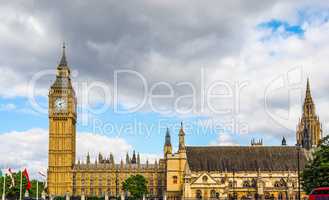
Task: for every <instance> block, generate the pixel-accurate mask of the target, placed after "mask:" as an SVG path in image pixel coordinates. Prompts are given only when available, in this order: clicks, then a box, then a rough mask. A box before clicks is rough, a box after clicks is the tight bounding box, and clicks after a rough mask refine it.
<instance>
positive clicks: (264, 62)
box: [0, 0, 329, 136]
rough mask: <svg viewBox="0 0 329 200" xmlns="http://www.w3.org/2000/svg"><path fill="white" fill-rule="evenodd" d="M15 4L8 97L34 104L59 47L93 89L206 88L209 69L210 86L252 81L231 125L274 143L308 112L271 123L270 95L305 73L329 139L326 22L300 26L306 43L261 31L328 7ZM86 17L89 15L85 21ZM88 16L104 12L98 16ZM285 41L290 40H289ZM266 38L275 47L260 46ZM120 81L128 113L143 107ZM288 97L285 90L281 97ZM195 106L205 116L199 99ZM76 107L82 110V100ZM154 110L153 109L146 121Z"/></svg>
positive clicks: (0, 83)
mask: <svg viewBox="0 0 329 200" xmlns="http://www.w3.org/2000/svg"><path fill="white" fill-rule="evenodd" d="M11 2H14V3H8V4H4V6H1V10H0V11H1V12H0V13H1V14H0V17H1V18H2V19H4V20H3V23H2V24H1V25H0V36H2V37H0V38H1V39H0V43H1V44H3V45H2V49H1V53H0V58H1V59H0V60H1V63H0V66H1V68H0V72H1V73H4V74H6V75H5V76H2V78H1V79H0V96H1V97H16V96H26V85H27V83H28V80H29V79H30V78H31V77H32V75H33V73H36V72H38V71H40V70H42V69H45V68H47V67H48V68H47V69H49V68H51V69H55V65H56V63H57V62H58V56H59V52H58V51H59V50H58V49H59V46H60V45H59V44H58V43H60V42H61V41H60V39H59V38H65V39H64V40H68V42H69V47H68V48H67V49H68V59H69V63H70V64H72V67H71V68H72V70H73V69H78V70H79V73H80V75H79V77H78V78H80V79H83V80H86V77H88V80H89V79H90V81H92V80H100V81H104V82H106V83H108V82H111V83H112V81H113V79H112V76H113V72H114V70H116V69H122V68H126V67H127V68H128V69H133V70H137V71H138V72H140V73H141V74H143V75H144V76H145V78H146V79H147V80H148V83H151V84H152V83H154V82H157V81H167V82H168V83H171V84H172V85H174V84H175V83H177V82H180V81H190V82H191V83H192V84H194V85H195V87H196V88H199V87H200V85H201V84H200V81H199V79H200V67H205V68H206V73H205V79H206V84H205V86H209V84H211V83H212V82H213V81H215V80H225V81H227V82H230V83H234V82H236V81H249V85H248V86H247V87H246V88H245V89H244V90H243V92H242V93H241V99H240V103H241V108H240V111H239V113H237V114H236V113H234V114H233V115H234V116H233V117H237V118H239V119H240V120H242V121H243V122H245V123H247V124H249V128H250V130H249V132H251V133H254V132H259V133H263V134H270V135H272V136H278V135H280V136H281V135H284V134H283V133H282V132H288V134H290V135H291V136H292V135H294V129H295V126H296V123H297V119H298V117H299V116H300V109H299V108H300V107H301V102H300V101H292V102H291V103H292V105H291V107H292V109H291V110H292V111H294V112H295V113H294V116H292V117H291V118H289V119H288V120H286V122H285V123H284V124H282V122H279V121H278V120H275V119H274V120H273V118H271V117H269V116H268V115H267V113H266V111H265V110H264V93H265V91H266V89H267V88H268V86H269V85H270V83H271V81H272V80H273V79H275V78H276V77H277V76H280V75H283V76H284V77H285V76H286V75H287V73H288V72H289V70H290V69H292V68H295V67H301V68H300V69H301V70H302V72H303V75H310V77H311V86H312V90H313V92H314V93H313V97H314V100H315V102H316V103H318V102H319V103H318V104H317V111H318V113H319V116H320V120H321V121H323V124H324V129H325V130H324V132H327V130H328V121H329V118H328V114H327V113H326V112H325V110H326V108H327V107H328V98H329V97H328V95H327V92H326V91H327V90H328V88H329V86H328V81H327V74H328V67H327V64H328V63H329V60H328V56H327V55H328V53H329V48H328V43H329V39H328V37H327V36H328V34H329V22H328V21H324V20H323V18H324V15H323V14H322V13H319V12H315V13H317V14H318V15H312V16H311V17H310V18H309V19H305V22H302V24H301V25H302V28H303V29H304V30H305V33H304V36H303V37H297V36H294V35H291V36H285V37H282V35H281V34H275V35H274V37H273V35H271V34H273V33H272V31H269V30H261V29H259V28H257V25H258V24H259V23H262V22H266V21H269V20H272V19H279V20H282V21H287V23H290V24H292V25H295V24H297V23H301V22H300V21H301V19H300V18H299V17H300V16H299V14H298V13H296V11H297V10H301V11H303V10H306V11H307V10H308V9H310V10H312V11H314V10H315V11H316V10H317V9H320V8H321V7H328V5H327V4H325V3H323V2H321V1H312V4H310V3H309V1H307V0H305V1H299V2H298V3H297V2H293V1H262V2H261V3H260V2H259V1H251V2H248V3H245V2H244V1H236V2H234V3H232V2H231V1H221V2H220V3H219V2H215V1H213V2H209V3H207V4H200V3H199V2H197V1H193V2H187V1H182V2H180V3H177V2H176V3H166V2H160V3H159V2H157V3H154V2H150V1H141V2H140V3H137V4H138V5H136V4H135V3H131V4H129V6H125V7H123V6H122V4H121V3H118V4H117V3H116V2H112V1H109V2H108V3H104V2H99V3H98V4H88V3H86V4H79V2H75V4H76V5H70V4H71V2H62V3H61V4H58V5H59V6H63V9H60V8H59V7H58V5H57V4H56V6H53V3H51V2H45V3H41V4H38V5H34V4H33V5H31V4H30V3H25V4H24V6H19V5H18V3H16V2H15V1H11ZM78 5H79V6H78ZM136 7H138V8H140V9H135V8H136ZM93 8H96V9H93ZM86 10H87V11H88V15H81V13H84V11H86ZM90 10H97V11H98V12H97V13H96V14H95V13H93V12H90ZM140 10H143V12H140ZM320 10H321V9H320ZM111 11H113V12H111ZM183 11H184V12H183ZM141 13H142V14H141ZM45 16H47V17H45ZM68 16H70V17H68ZM131 16H134V17H133V18H132V17H131ZM168 16H171V17H170V18H168ZM77 19H79V20H77ZM104 19H108V20H110V21H108V20H104ZM241 19H243V20H241ZM302 20H304V19H302ZM108 24H111V26H107V25H108ZM15 25H16V26H15ZM87 27H88V28H87ZM280 31H281V32H280V33H282V31H283V30H280ZM283 35H284V34H283ZM264 37H266V38H267V39H268V40H266V41H263V40H261V39H262V38H264ZM22 38H23V39H22ZM31 43H33V45H30V44H31ZM56 44H57V45H56ZM78 78H77V79H78ZM77 79H75V78H74V80H77ZM303 80H304V81H305V77H303ZM120 81H122V82H121V84H120V86H121V88H120V89H122V90H121V91H122V93H121V94H122V98H120V103H121V104H122V105H124V106H125V105H126V107H130V106H131V105H136V102H137V103H139V102H141V101H140V100H141V98H142V97H141V94H142V92H141V90H140V88H139V87H138V84H136V82H134V80H131V79H130V78H129V77H128V78H127V77H122V79H120ZM44 83H47V84H44ZM49 85H50V81H49V79H47V82H42V83H40V87H41V88H42V89H44V91H46V90H47V89H48V87H49ZM109 85H110V84H109ZM304 86H305V82H300V84H299V85H297V86H296V87H300V88H304ZM150 87H151V86H150ZM110 88H112V85H110ZM149 89H150V88H149ZM288 89H289V88H282V91H283V90H285V91H288ZM282 91H281V92H282ZM316 91H321V93H320V92H319V93H317V92H316ZM184 92H186V90H184V89H182V88H179V87H178V88H175V97H176V98H177V96H181V95H182V93H184ZM302 92H304V91H302ZM77 93H78V94H79V91H77ZM287 93H288V92H287ZM42 94H43V95H45V94H46V92H43V93H42ZM302 95H303V93H301V96H302ZM90 96H97V95H94V94H92V95H90ZM277 96H278V97H277V98H275V99H272V100H273V101H272V103H273V106H272V107H271V112H273V113H279V114H280V115H281V114H282V113H283V112H284V111H287V109H286V108H282V107H284V105H285V103H286V100H287V95H286V94H284V92H282V93H281V94H280V95H277ZM196 99H198V102H196V105H197V106H198V105H200V102H199V99H201V98H200V94H197V97H196ZM232 102H233V100H230V101H229V102H226V103H223V102H219V101H218V102H215V104H216V105H220V106H224V107H231V104H232ZM78 103H79V104H82V102H81V101H80V99H79V102H78ZM156 103H159V107H160V106H162V107H169V109H171V110H174V111H176V110H175V109H174V104H172V101H159V102H156ZM188 103H189V102H188V101H187V104H188ZM183 104H184V103H183ZM149 109H150V108H149V104H147V105H146V106H145V107H143V109H141V110H140V111H144V110H149ZM83 114H85V113H83ZM174 114H175V113H174ZM190 115H191V116H192V115H205V116H207V117H210V118H214V119H215V120H221V119H223V118H224V117H227V116H218V115H215V114H213V113H211V112H209V110H205V112H203V113H200V112H199V110H198V109H197V111H196V112H193V113H190ZM229 117H232V116H229Z"/></svg>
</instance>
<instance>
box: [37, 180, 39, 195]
mask: <svg viewBox="0 0 329 200" xmlns="http://www.w3.org/2000/svg"><path fill="white" fill-rule="evenodd" d="M38 196H39V181H38V180H37V200H38Z"/></svg>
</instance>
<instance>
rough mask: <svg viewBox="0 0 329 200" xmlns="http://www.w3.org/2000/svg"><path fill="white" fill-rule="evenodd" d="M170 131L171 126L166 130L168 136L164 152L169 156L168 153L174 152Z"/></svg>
mask: <svg viewBox="0 0 329 200" xmlns="http://www.w3.org/2000/svg"><path fill="white" fill-rule="evenodd" d="M170 140H171V139H170V133H169V128H167V131H166V137H165V144H164V147H163V152H164V155H165V157H166V156H167V154H172V146H171V141H170Z"/></svg>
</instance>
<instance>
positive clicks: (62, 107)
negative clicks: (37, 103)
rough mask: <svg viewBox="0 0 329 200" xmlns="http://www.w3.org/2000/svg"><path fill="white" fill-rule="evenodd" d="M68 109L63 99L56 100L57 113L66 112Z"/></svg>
mask: <svg viewBox="0 0 329 200" xmlns="http://www.w3.org/2000/svg"><path fill="white" fill-rule="evenodd" d="M66 107H67V105H66V101H65V100H64V99H61V98H58V99H56V101H55V108H56V111H57V112H58V111H63V110H65V109H66Z"/></svg>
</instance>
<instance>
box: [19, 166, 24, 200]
mask: <svg viewBox="0 0 329 200" xmlns="http://www.w3.org/2000/svg"><path fill="white" fill-rule="evenodd" d="M22 173H23V172H22V170H21V184H20V186H19V200H22V182H23V177H22V176H23V174H22Z"/></svg>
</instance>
